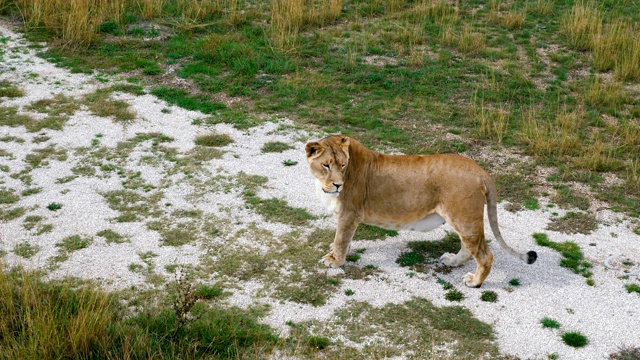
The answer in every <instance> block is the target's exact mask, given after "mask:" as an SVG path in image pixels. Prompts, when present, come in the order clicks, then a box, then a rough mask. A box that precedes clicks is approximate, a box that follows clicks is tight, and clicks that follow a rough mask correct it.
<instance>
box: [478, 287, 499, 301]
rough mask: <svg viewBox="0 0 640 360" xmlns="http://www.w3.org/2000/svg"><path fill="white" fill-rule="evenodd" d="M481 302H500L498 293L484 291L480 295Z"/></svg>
mask: <svg viewBox="0 0 640 360" xmlns="http://www.w3.org/2000/svg"><path fill="white" fill-rule="evenodd" d="M480 300H482V301H488V302H496V301H498V293H496V292H495V291H491V290H486V291H483V292H482V294H481V295H480Z"/></svg>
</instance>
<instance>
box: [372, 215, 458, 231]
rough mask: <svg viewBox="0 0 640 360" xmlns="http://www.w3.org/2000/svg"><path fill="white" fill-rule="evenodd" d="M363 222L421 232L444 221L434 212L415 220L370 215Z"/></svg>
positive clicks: (440, 224)
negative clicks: (390, 218) (389, 218)
mask: <svg viewBox="0 0 640 360" xmlns="http://www.w3.org/2000/svg"><path fill="white" fill-rule="evenodd" d="M364 222H365V223H367V224H370V225H375V226H380V227H382V228H385V229H391V230H411V231H421V232H427V231H431V230H433V229H435V228H437V227H440V226H442V225H444V224H445V223H446V221H445V220H444V218H443V217H442V216H440V215H438V214H436V213H433V214H430V215H427V216H425V217H423V218H422V219H419V220H415V221H401V220H388V219H381V218H377V217H375V216H372V217H369V218H367V219H365V221H364Z"/></svg>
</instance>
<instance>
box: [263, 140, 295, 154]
mask: <svg viewBox="0 0 640 360" xmlns="http://www.w3.org/2000/svg"><path fill="white" fill-rule="evenodd" d="M289 149H293V146H291V145H289V144H287V143H283V142H281V141H272V142H268V143H266V144H264V146H263V147H262V152H264V153H270V152H276V153H281V152H283V151H286V150H289Z"/></svg>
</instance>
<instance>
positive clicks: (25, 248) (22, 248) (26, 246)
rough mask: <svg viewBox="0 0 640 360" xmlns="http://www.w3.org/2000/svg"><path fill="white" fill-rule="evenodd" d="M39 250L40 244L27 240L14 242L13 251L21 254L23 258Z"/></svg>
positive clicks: (29, 256)
mask: <svg viewBox="0 0 640 360" xmlns="http://www.w3.org/2000/svg"><path fill="white" fill-rule="evenodd" d="M38 251H40V246H38V245H31V244H30V243H28V242H21V243H18V244H16V246H15V247H14V248H13V253H14V254H16V255H18V256H22V257H23V258H25V259H29V258H31V257H32V256H33V255H35V254H37V253H38Z"/></svg>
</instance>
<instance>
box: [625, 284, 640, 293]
mask: <svg viewBox="0 0 640 360" xmlns="http://www.w3.org/2000/svg"><path fill="white" fill-rule="evenodd" d="M624 288H625V289H627V292H628V293H633V292H634V293H637V294H640V285H638V284H627V285H625V286H624Z"/></svg>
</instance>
